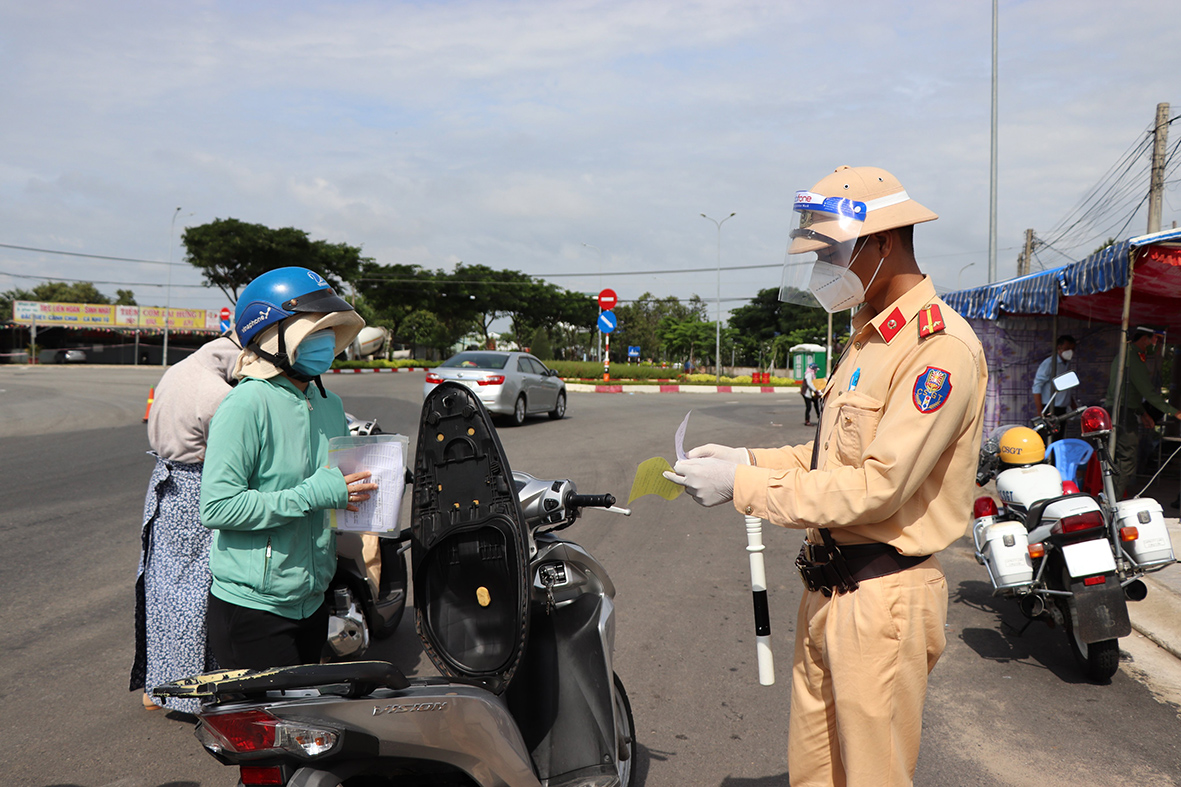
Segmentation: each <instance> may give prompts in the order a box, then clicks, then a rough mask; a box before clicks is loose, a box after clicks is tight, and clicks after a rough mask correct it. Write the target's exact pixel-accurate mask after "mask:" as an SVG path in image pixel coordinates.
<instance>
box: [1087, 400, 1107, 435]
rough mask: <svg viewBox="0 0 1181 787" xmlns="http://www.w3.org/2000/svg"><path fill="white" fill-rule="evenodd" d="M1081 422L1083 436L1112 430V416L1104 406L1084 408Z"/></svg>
mask: <svg viewBox="0 0 1181 787" xmlns="http://www.w3.org/2000/svg"><path fill="white" fill-rule="evenodd" d="M1081 424H1082V432H1083V437H1090V436H1092V435H1101V434H1107V433H1108V432H1110V431H1111V416H1110V415H1108V414H1107V411H1106V410H1104V409H1103V408H1102V407H1088V408H1087V409H1086V410H1083V417H1082V420H1081Z"/></svg>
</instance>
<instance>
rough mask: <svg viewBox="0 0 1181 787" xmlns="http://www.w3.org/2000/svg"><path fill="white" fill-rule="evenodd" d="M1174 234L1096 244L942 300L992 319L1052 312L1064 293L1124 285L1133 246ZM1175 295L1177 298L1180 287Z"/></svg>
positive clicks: (1176, 234)
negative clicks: (1068, 260) (1050, 265)
mask: <svg viewBox="0 0 1181 787" xmlns="http://www.w3.org/2000/svg"><path fill="white" fill-rule="evenodd" d="M1178 238H1181V229H1173V230H1166V231H1164V232H1157V233H1153V234H1151V235H1143V236H1140V237H1137V238H1132V239H1130V240H1126V241H1121V242H1119V243H1116V244H1114V245H1112V246H1108V247H1107V248H1105V249H1101V250H1099V251H1097V252H1095V253H1094V254H1092V255H1091V256H1089V257H1087V258H1086V259H1084V260H1082V261H1081V262H1076V263H1073V264H1070V265H1064V266H1062V267H1061V268H1054V269H1052V270H1048V271H1039V272H1038V273H1032V274H1029V275H1028V276H1021V277H1018V278H1016V279H1009V280H1008V281H1002V282H997V283H996V284H988V285H985V286H983V287H975V288H972V289H969V290H958V291H956V292H952V293H948V294H947V295H944V296H943V300H944V301H946V302H947V303H948V305H950V306H951V307H952V308H953V309H955V310H956V311H957V312H959V313H960V314H961V315H963V316H964V317H974V318H978V319H985V320H995V319H996V318H997V317H999V316H1000V315H1001V314H1056V313H1058V311H1059V308H1060V302H1061V300H1062V299H1064V298H1072V297H1076V296H1087V295H1097V294H1099V293H1103V292H1107V291H1108V290H1113V289H1116V288H1121V287H1124V286H1126V285H1127V283H1128V257H1129V255H1130V254H1132V253H1133V251H1134V250H1135V249H1136V248H1139V247H1141V246H1149V245H1152V244H1156V243H1164V242H1167V241H1171V240H1175V239H1178ZM1176 296H1177V297H1181V292H1178V293H1176ZM1064 311H1066V310H1064ZM1179 311H1181V309H1179ZM1096 316H1098V315H1096Z"/></svg>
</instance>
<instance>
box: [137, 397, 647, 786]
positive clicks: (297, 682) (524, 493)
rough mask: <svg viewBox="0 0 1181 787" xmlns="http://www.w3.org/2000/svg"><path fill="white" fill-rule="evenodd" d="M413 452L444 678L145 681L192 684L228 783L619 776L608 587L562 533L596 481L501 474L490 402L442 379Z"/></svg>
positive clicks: (420, 598) (618, 701)
mask: <svg viewBox="0 0 1181 787" xmlns="http://www.w3.org/2000/svg"><path fill="white" fill-rule="evenodd" d="M414 464H415V467H414V488H413V497H412V501H413V502H412V513H411V527H410V528H409V530H408V531H407V532H406V534H405V535H406V537H407V538H408V540H409V542H410V544H411V558H412V566H413V570H412V576H413V581H414V612H415V617H416V623H417V628H418V634H419V637H420V638H421V640H422V643H423V646H424V649H425V651H426V653H427V654H428V656H429V657H430V658H431V660H432V662H433V663H434V665H435V666H436V667H437V668H438V670H439V672H440V673H442V677H438V678H433V677H428V678H413V679H408V678H406V677H405V676H404V675H403V673H402V672H401V671H400V670H399V669H398V668H397V667H395V666H394V665H392V664H389V663H386V662H372V661H371V662H351V663H344V664H324V665H304V666H298V667H287V668H280V669H273V670H266V671H258V672H251V671H246V670H237V671H230V672H219V673H207V674H204V675H198V676H195V677H192V678H186V679H183V680H180V681H177V682H174V683H171V684H168V685H166V686H161V687H157V688H156V689H154V692H155V693H157V694H159V695H161V696H188V697H197V698H200V699H201V700H203V706H202V710H201V713H200V714H199V723H198V727H197V731H196V734H197V737H198V739H199V740H200V741H201V743H202V744H203V745H204V746H205V748H206V749H207V750H208V751H209V752H210V753H211V754H212V755H213V756H214V757H216V758H217V759H218V760H220V761H221V762H223V763H226V764H229V765H237V766H239V769H240V782H239V784H241V785H247V784H277V785H287V786H288V787H296V785H298V786H299V787H364V786H366V785H392V784H399V785H401V784H407V785H475V786H476V787H492V786H493V785H501V786H507V787H542V785H545V787H559V786H561V787H629V786H630V785H631V784H632V781H633V775H634V764H635V761H636V740H635V732H634V724H633V721H632V713H631V707H630V704H629V702H628V698H627V694H626V692H625V690H624V687H623V684H622V682H621V681H620V679H619V677H618V675H616V674H615V672H614V668H613V650H614V639H615V606H614V602H613V598H614V595H615V587H614V585H613V584H612V582H611V579H610V577H609V576H608V575H607V572H606V570H605V569H604V568H603V566H602V564H600V563H599V562H598V561H597V560H595V558H594V557H592V556H591V555H590V554H589V553H588V552H587V551H586V550H585V549H583V548H582V547H581V546H579V545H578V544H577V543H575V542H574V541H571V540H567V539H565V538H562V537H560V536H559V535H558V531H561V530H563V529H565V528H567V527H569V526H570V525H572V524H574V522H575V521H576V520H577V519H578V518H579V516H580V514H581V512H582V510H583V509H584V508H601V509H606V510H610V511H614V512H617V513H623V514H625V515H626V514H630V512H629V511H628V510H626V509H622V508H616V507H615V506H614V503H615V498H614V497H613V496H611V495H609V494H604V495H583V494H579V493H578V492H577V489H576V487H575V485H574V483H573V482H572V481H569V480H542V479H537V478H534V477H533V476H531V475H528V474H526V473H519V472H513V471H512V470H511V469H510V467H509V464H508V461H507V459H506V457H505V455H504V452H503V449H502V448H501V444H500V440H499V438H498V436H497V434H496V430H495V429H494V428H493V426H492V422H491V418H490V416H489V415H488V412H487V410H486V409H485V408H484V406H483V405H482V404H481V403H480V401H479V399H478V397H476V396H475V395H474V394H473V393H472V392H470V391H469V390H468V389H466V388H464V387H463V386H460V385H458V384H456V383H442V384H440V385H439V386H437V387H436V388H435V389H433V390H432V391H431V392H430V394H428V396H427V397H426V400H425V401H424V403H423V411H422V422H421V425H420V430H419V438H418V445H417V451H416V456H415V463H414Z"/></svg>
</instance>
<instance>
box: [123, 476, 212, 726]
mask: <svg viewBox="0 0 1181 787" xmlns="http://www.w3.org/2000/svg"><path fill="white" fill-rule="evenodd" d="M201 467H202V466H201V464H199V463H198V464H182V463H180V462H170V461H168V460H166V459H161V458H160V457H158V456H157V457H156V469H155V471H153V473H152V479H151V480H150V481H149V482H148V492H147V495H146V497H145V498H144V520H143V531H142V534H141V547H142V548H141V552H140V559H139V575H138V577H137V580H136V587H135V591H136V592H135V597H136V603H135V661H134V662H133V664H132V667H131V683H130V687H129V688H130V690H132V691H135V690H137V689H143V688H145V687H147V688H148V689H150V688H151V687H153V686H159V685H160V684H162V683H167V682H169V681H171V680H175V679H177V678H185V677H188V676H190V675H196V674H197V673H200V672H206V671H208V670H211V669H216V664H215V663H214V661H213V658H212V656H210V655H209V653H208V649H207V646H206V642H205V605H206V600H207V598H208V596H209V585H210V583H211V578H210V574H209V543H210V540H211V533H210V531H209V529H208V528H206V527H204V526H203V525H202V524H201V518H200V514H199V504H200V498H201ZM153 699H154V700H155V702H156V704H157V705H162V706H164V707H166V708H168V709H170V710H177V711H183V712H185V713H196V712H197V710H198V708H199V703H198V701H197V700H193V699H177V698H173V697H169V698H163V697H154V698H153Z"/></svg>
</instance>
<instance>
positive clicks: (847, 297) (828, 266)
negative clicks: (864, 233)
mask: <svg viewBox="0 0 1181 787" xmlns="http://www.w3.org/2000/svg"><path fill="white" fill-rule="evenodd" d="M885 261H886V258H885V257H882V258H881V259H880V260H878V266H877V267H876V268H874V270H873V276H870V277H869V284H873V280H874V279H876V278H877V276H878V271H880V270H881V269H882V263H883V262H885ZM868 286H869V285H863V284H862V283H861V277H860V276H858V275H857V274H856V273H854V272H853V270H852V268H851V267H850V268H846V267H844V266H841V265H833V264H832V263H831V262H822V261H820V260H817V261H816V262H814V263H813V264H812V280H811V282H809V284H808V289H809V290H811V291H812V294H813V295H815V296H816V300H818V301H820V305H821V306H823V307H824V310H825V311H826V312H828V313H829V314H835V313H837V312H839V311H844V310H845V309H852V308H853V307H854V306H857V305H859V304H862V303H865V290H866V289H867V287H868Z"/></svg>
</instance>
